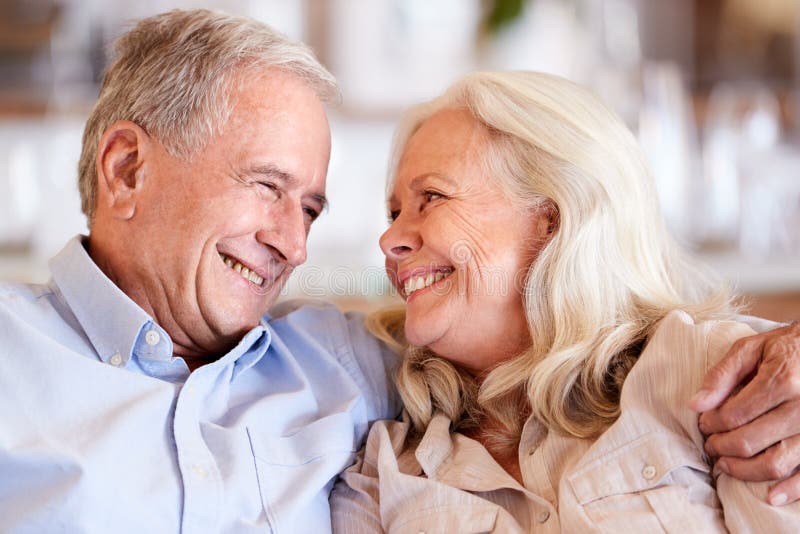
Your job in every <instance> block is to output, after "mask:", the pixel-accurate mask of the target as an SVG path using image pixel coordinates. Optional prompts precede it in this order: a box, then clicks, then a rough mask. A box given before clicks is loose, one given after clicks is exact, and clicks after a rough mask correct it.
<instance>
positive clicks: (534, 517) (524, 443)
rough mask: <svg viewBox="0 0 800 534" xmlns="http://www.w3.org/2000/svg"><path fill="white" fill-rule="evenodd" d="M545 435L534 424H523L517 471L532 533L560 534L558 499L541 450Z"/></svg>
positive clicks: (542, 430) (529, 422)
mask: <svg viewBox="0 0 800 534" xmlns="http://www.w3.org/2000/svg"><path fill="white" fill-rule="evenodd" d="M546 435H547V429H546V428H545V427H544V426H543V425H542V424H540V423H538V422H536V421H533V420H531V421H528V423H527V424H526V425H525V428H524V429H523V433H522V438H521V439H520V470H521V472H522V476H523V480H524V483H525V489H526V490H527V494H526V497H527V498H528V500H529V502H530V503H531V506H529V508H528V509H529V510H530V513H531V515H530V520H531V523H530V524H531V525H532V527H533V530H534V532H559V530H560V529H559V520H558V508H557V506H558V502H557V497H556V493H555V490H554V489H553V485H552V483H551V481H550V473H549V471H548V466H547V465H546V462H545V461H544V455H543V451H542V447H541V445H542V443H543V442H544V438H545V436H546Z"/></svg>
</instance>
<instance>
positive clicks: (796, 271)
mask: <svg viewBox="0 0 800 534" xmlns="http://www.w3.org/2000/svg"><path fill="white" fill-rule="evenodd" d="M697 257H698V258H699V259H700V261H702V262H703V263H705V264H706V265H708V266H709V267H711V268H712V269H713V270H714V271H716V272H717V274H719V275H720V276H721V277H722V278H723V279H725V280H727V281H728V282H730V283H731V284H733V285H734V287H735V288H736V289H738V290H739V291H741V292H743V293H747V294H774V293H792V292H798V293H800V256H794V257H792V256H787V257H782V258H770V259H764V260H759V259H756V258H748V257H746V256H742V255H740V254H738V253H736V252H726V253H701V254H698V255H697Z"/></svg>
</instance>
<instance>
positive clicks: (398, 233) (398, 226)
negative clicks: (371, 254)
mask: <svg viewBox="0 0 800 534" xmlns="http://www.w3.org/2000/svg"><path fill="white" fill-rule="evenodd" d="M421 245H422V238H421V237H420V234H419V228H418V225H417V223H416V222H414V221H411V220H409V218H408V217H405V216H404V215H403V214H400V216H399V217H397V219H395V220H394V221H393V222H392V224H391V226H389V228H388V229H387V230H386V231H385V232H384V233H383V235H382V236H381V239H380V246H381V250H383V253H384V255H385V256H386V257H387V258H389V259H391V260H394V261H400V260H402V259H403V258H405V257H406V256H408V255H409V254H411V253H413V252H415V251H417V250H419V248H420V246H421Z"/></svg>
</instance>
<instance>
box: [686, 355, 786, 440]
mask: <svg viewBox="0 0 800 534" xmlns="http://www.w3.org/2000/svg"><path fill="white" fill-rule="evenodd" d="M780 380H783V375H782V374H781V373H780V372H777V371H774V370H773V369H772V368H771V367H770V366H767V365H762V366H761V368H759V370H758V374H757V375H756V376H755V378H753V379H752V380H751V381H750V382H749V383H748V384H747V385H746V386H745V387H743V388H742V389H741V390H740V391H738V392H736V394H735V395H733V396H732V397H730V398H729V399H728V400H726V401H725V402H724V403H723V404H722V406H720V407H719V408H716V409H714V410H709V411H707V412H705V413H703V414H702V415H701V416H700V418H699V420H698V424H699V426H700V430H701V431H702V432H703V433H705V434H715V433H718V432H728V431H731V430H733V429H735V428H738V427H740V426H742V425H745V424H747V423H749V422H750V421H752V420H754V419H755V418H756V417H758V416H760V415H762V414H764V413H766V412H768V411H769V410H772V409H773V408H775V407H776V406H778V405H780V404H781V403H782V402H783V401H784V400H786V396H785V391H784V388H782V387H776V384H775V382H776V381H780Z"/></svg>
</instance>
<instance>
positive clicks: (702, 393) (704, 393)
mask: <svg viewBox="0 0 800 534" xmlns="http://www.w3.org/2000/svg"><path fill="white" fill-rule="evenodd" d="M709 393H711V392H710V391H709V390H707V389H701V390H699V391H698V392H697V393H695V394H694V395H692V398H691V399H689V404H692V405H694V404H697V403H698V402H703V401H704V400H706V397H708V394H709Z"/></svg>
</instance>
